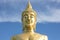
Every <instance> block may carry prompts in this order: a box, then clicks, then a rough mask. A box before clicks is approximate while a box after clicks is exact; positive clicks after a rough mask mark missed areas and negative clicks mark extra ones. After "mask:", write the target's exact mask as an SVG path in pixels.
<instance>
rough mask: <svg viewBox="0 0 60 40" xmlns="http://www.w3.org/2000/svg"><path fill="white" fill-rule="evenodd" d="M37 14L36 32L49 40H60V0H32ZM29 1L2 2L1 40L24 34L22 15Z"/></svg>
mask: <svg viewBox="0 0 60 40" xmlns="http://www.w3.org/2000/svg"><path fill="white" fill-rule="evenodd" d="M30 2H31V4H32V7H33V9H34V10H35V11H36V12H37V23H38V24H37V29H36V31H37V32H39V33H42V34H46V35H47V36H48V37H49V40H60V31H59V30H60V0H30ZM27 3H28V0H0V33H1V34H0V35H1V36H0V40H10V37H11V36H13V35H16V34H19V33H21V32H22V27H21V26H22V24H21V14H22V12H23V10H25V8H26V5H27Z"/></svg>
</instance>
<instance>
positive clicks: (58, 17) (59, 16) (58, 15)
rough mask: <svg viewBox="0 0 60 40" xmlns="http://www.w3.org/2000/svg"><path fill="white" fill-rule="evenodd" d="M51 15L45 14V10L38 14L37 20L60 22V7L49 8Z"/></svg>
mask: <svg viewBox="0 0 60 40" xmlns="http://www.w3.org/2000/svg"><path fill="white" fill-rule="evenodd" d="M48 10H49V12H48V13H50V14H51V15H45V14H44V12H40V13H41V14H38V19H37V22H39V23H41V22H60V9H56V8H48Z"/></svg>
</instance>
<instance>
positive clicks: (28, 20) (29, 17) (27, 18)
mask: <svg viewBox="0 0 60 40" xmlns="http://www.w3.org/2000/svg"><path fill="white" fill-rule="evenodd" d="M22 22H23V24H24V25H27V26H28V25H30V26H31V25H34V24H36V15H35V14H34V13H33V12H30V13H25V14H24V15H23V18H22Z"/></svg>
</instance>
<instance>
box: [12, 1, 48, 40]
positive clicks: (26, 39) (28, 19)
mask: <svg viewBox="0 0 60 40" xmlns="http://www.w3.org/2000/svg"><path fill="white" fill-rule="evenodd" d="M36 16H37V15H36V12H35V11H34V10H33V9H32V6H31V4H30V1H29V2H28V5H27V8H26V9H25V11H23V13H22V24H23V33H22V34H18V35H16V36H13V37H12V40H48V37H47V36H46V35H42V34H39V33H36V32H35V28H36Z"/></svg>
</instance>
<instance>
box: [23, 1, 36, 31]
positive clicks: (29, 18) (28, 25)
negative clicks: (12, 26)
mask: <svg viewBox="0 0 60 40" xmlns="http://www.w3.org/2000/svg"><path fill="white" fill-rule="evenodd" d="M22 24H23V30H25V29H26V30H31V29H34V30H35V26H36V12H35V11H34V10H33V9H32V6H31V4H30V2H28V5H27V8H26V9H25V11H23V13H22Z"/></svg>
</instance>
